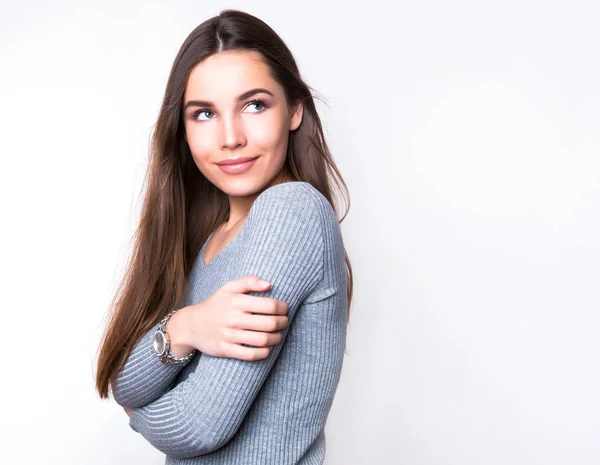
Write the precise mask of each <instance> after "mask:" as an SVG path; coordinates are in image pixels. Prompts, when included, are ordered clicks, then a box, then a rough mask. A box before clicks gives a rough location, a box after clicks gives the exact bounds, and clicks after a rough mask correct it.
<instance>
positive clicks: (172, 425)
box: [112, 182, 347, 465]
mask: <svg viewBox="0 0 600 465" xmlns="http://www.w3.org/2000/svg"><path fill="white" fill-rule="evenodd" d="M209 239H210V238H209ZM206 242H207V243H208V240H207V241H206ZM205 248H206V243H205V244H204V245H203V247H202V249H201V250H200V252H199V254H198V256H197V258H196V261H195V263H194V265H193V269H192V271H191V273H190V276H189V281H188V284H189V285H188V292H187V295H186V296H185V299H184V301H183V302H182V303H183V305H190V304H194V303H198V302H201V301H203V300H205V299H207V298H208V297H210V296H211V295H212V294H213V293H214V292H215V291H216V290H217V289H219V288H220V287H221V286H222V285H223V284H225V283H226V282H228V281H230V280H233V279H238V278H242V277H244V276H248V275H256V276H258V277H259V278H261V279H264V280H266V281H268V282H270V283H271V288H270V289H269V290H268V291H267V292H249V293H248V294H250V295H259V296H266V297H273V298H275V299H279V300H283V301H285V302H287V304H288V327H287V328H286V329H284V330H283V337H284V339H283V341H282V343H281V344H278V345H276V346H273V347H272V349H271V352H270V354H269V356H268V357H267V358H266V359H264V360H258V361H252V362H249V361H243V360H237V359H232V358H223V357H212V356H209V355H206V354H202V353H197V354H196V355H195V356H194V358H193V359H192V360H191V361H190V362H188V363H187V364H186V365H184V366H182V365H169V364H168V365H163V364H161V363H160V362H159V360H158V357H157V355H156V354H155V353H154V351H153V348H152V337H153V333H154V330H155V328H156V326H155V327H154V328H152V329H151V330H150V331H149V332H148V333H147V334H145V335H144V336H143V337H142V338H141V339H140V340H139V341H138V342H137V344H136V346H135V347H134V349H133V352H132V353H131V355H130V357H129V359H128V360H127V363H126V365H125V367H124V369H123V370H122V371H121V373H120V374H119V376H118V377H117V378H116V379H114V380H113V382H112V392H113V396H114V398H115V400H116V401H117V403H118V404H120V405H122V406H125V407H136V408H135V409H134V410H133V413H132V415H131V419H130V423H129V424H130V426H131V428H132V429H133V430H134V431H137V432H138V433H140V434H142V435H143V436H144V438H146V440H148V441H149V442H150V443H151V444H152V445H153V446H154V447H156V448H157V449H158V450H160V451H162V452H163V453H165V454H166V461H165V463H166V464H228V465H232V464H236V465H238V464H252V465H255V464H257V465H258V464H265V465H266V464H272V465H292V464H305V465H308V464H311V465H317V464H322V463H323V460H324V456H325V444H326V441H325V423H326V420H327V417H328V415H329V411H330V408H331V405H332V402H333V398H334V395H335V391H336V389H337V386H338V382H339V379H340V374H341V370H342V363H343V359H344V349H345V344H346V343H345V341H346V325H347V295H346V283H347V281H346V269H345V263H344V249H343V241H342V236H341V230H340V227H339V224H338V222H337V218H336V215H335V212H334V211H333V209H332V207H331V205H330V204H329V202H328V201H327V199H326V198H325V197H324V196H323V195H322V194H321V193H320V192H319V191H318V190H317V189H315V188H314V187H313V186H312V185H311V184H309V183H306V182H287V183H283V184H277V185H275V186H272V187H270V188H268V189H266V190H265V191H263V192H262V193H261V194H260V195H259V196H258V197H257V199H256V200H255V201H254V203H253V204H252V207H251V209H250V213H249V215H248V217H247V219H246V222H245V224H244V226H243V227H242V229H241V231H240V232H239V233H238V234H237V235H236V236H235V237H234V239H233V240H232V241H231V242H230V243H229V244H228V245H226V246H225V248H224V249H223V250H221V252H220V253H219V254H218V255H217V256H216V257H215V258H214V259H213V260H212V261H211V262H210V263H209V264H208V265H204V250H205ZM157 326H158V325H157Z"/></svg>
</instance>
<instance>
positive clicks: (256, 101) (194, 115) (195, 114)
mask: <svg viewBox="0 0 600 465" xmlns="http://www.w3.org/2000/svg"><path fill="white" fill-rule="evenodd" d="M250 105H256V106H261V107H262V109H260V110H257V111H253V112H252V113H255V114H256V113H262V112H263V111H265V110H266V109H267V108H269V106H270V105H269V104H268V103H267V101H266V100H263V99H260V98H259V99H254V100H251V101H250V102H248V106H250ZM203 113H207V114H213V115H214V112H213V111H211V110H209V109H207V108H198V109H197V110H195V111H194V112H193V113H192V114H191V118H192V119H193V120H195V121H197V122H205V121H210V120H211V119H212V118H207V119H198V117H199V116H200V115H201V114H203Z"/></svg>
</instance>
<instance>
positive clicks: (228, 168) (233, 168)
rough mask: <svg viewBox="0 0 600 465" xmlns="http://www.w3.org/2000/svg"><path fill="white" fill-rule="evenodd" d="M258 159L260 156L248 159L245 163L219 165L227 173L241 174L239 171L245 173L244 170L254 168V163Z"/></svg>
mask: <svg viewBox="0 0 600 465" xmlns="http://www.w3.org/2000/svg"><path fill="white" fill-rule="evenodd" d="M257 159H258V157H256V158H254V159H252V160H249V161H246V162H244V163H238V164H236V165H217V166H218V167H219V168H221V171H223V172H225V173H227V174H239V173H243V172H244V171H248V170H249V169H250V168H252V165H254V162H255V161H256V160H257Z"/></svg>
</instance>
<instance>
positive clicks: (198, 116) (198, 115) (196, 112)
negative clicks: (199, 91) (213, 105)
mask: <svg viewBox="0 0 600 465" xmlns="http://www.w3.org/2000/svg"><path fill="white" fill-rule="evenodd" d="M202 114H204V115H206V114H208V115H213V112H212V111H210V110H197V111H195V112H194V113H193V114H192V117H193V118H194V119H196V120H198V121H207V120H209V119H211V118H200V115H202Z"/></svg>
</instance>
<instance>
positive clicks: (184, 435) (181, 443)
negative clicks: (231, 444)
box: [130, 182, 333, 458]
mask: <svg viewBox="0 0 600 465" xmlns="http://www.w3.org/2000/svg"><path fill="white" fill-rule="evenodd" d="M327 209H329V210H330V211H329V212H328V211H326V210H327ZM327 215H333V213H332V212H331V206H330V205H329V203H328V202H327V200H326V199H325V197H323V196H322V195H321V194H320V193H318V192H317V191H315V190H314V188H312V186H310V185H308V184H307V183H298V182H296V183H286V184H279V185H276V186H274V187H271V188H269V189H267V190H266V191H264V192H263V193H262V194H261V195H260V196H259V197H258V198H257V199H256V200H255V202H254V204H253V205H252V208H251V212H250V214H249V215H248V219H247V220H246V221H248V224H247V225H246V226H245V227H244V230H243V234H244V236H245V237H244V238H243V241H244V242H243V244H242V246H243V251H242V253H241V255H240V256H239V257H238V259H237V261H236V263H234V267H235V270H234V272H233V274H234V276H233V279H235V278H239V277H243V276H246V275H257V276H261V278H263V279H265V280H266V281H268V282H270V283H272V286H271V289H270V290H269V291H268V292H266V293H263V294H266V296H267V297H272V298H275V299H278V300H283V301H284V302H286V303H287V304H288V319H289V324H288V327H287V328H285V329H284V330H283V340H282V344H283V343H284V342H285V338H286V335H287V331H288V329H289V327H290V325H291V324H292V321H293V319H294V316H295V314H296V311H297V309H298V308H299V306H300V305H301V303H302V301H303V300H304V299H306V297H307V296H308V295H309V294H310V293H311V291H312V290H313V289H315V287H316V286H317V285H318V284H319V282H320V281H321V279H322V276H323V255H324V227H323V223H324V219H325V218H328V217H327ZM329 218H331V216H329ZM282 344H278V345H276V346H273V348H272V350H271V352H270V354H269V356H268V357H267V358H266V359H263V360H258V361H253V362H248V361H243V360H237V359H229V358H215V357H211V356H206V355H203V356H202V358H201V359H200V360H199V363H198V366H197V367H196V369H195V371H194V372H193V373H192V374H191V375H190V377H189V378H188V379H186V380H185V381H183V382H181V383H180V384H178V385H177V386H176V387H174V388H173V389H172V390H171V391H169V392H168V393H166V394H165V395H163V396H162V397H161V398H160V399H157V400H156V401H154V402H152V403H151V404H149V405H147V406H145V407H142V408H138V409H135V410H133V412H132V414H131V418H130V426H131V428H132V429H134V430H135V431H137V432H139V433H141V434H142V435H143V436H144V437H145V438H146V439H147V440H148V441H149V442H150V443H151V444H152V445H154V446H155V447H156V448H157V449H159V450H160V451H162V452H164V453H165V454H168V455H171V456H174V457H180V458H186V457H193V456H197V455H203V454H206V453H209V452H211V451H214V450H216V449H218V448H219V447H222V446H223V445H224V444H226V443H227V442H228V441H229V440H230V439H231V437H232V436H233V435H234V434H235V432H236V431H237V430H238V428H239V427H240V425H241V423H242V421H243V419H244V417H245V415H246V413H247V412H248V410H249V409H250V406H251V405H252V402H253V401H254V399H255V397H256V395H257V394H258V392H259V390H260V389H261V387H262V385H263V383H264V381H265V379H266V378H267V376H268V374H269V371H270V370H271V368H272V367H273V365H274V363H275V361H276V359H277V357H278V355H279V352H280V351H281V348H282Z"/></svg>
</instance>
